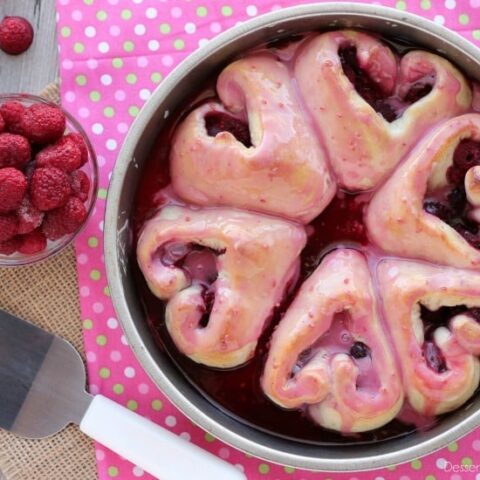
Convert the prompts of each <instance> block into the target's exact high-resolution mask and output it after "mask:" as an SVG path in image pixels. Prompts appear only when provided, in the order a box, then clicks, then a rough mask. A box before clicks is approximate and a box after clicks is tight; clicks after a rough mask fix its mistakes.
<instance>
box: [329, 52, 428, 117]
mask: <svg viewBox="0 0 480 480" xmlns="http://www.w3.org/2000/svg"><path fill="white" fill-rule="evenodd" d="M338 56H339V57H340V62H341V64H342V68H343V73H344V74H345V75H346V77H347V78H348V79H349V80H350V82H351V83H352V85H353V86H354V87H355V90H356V91H357V92H358V94H359V95H360V96H361V97H362V98H363V99H364V100H365V101H366V102H367V103H368V104H369V105H370V106H371V107H372V108H373V109H374V110H375V111H376V112H378V113H380V114H381V115H382V116H383V118H385V120H387V121H388V122H393V121H394V120H396V119H397V118H399V117H401V116H402V113H403V111H404V110H405V109H406V108H407V107H408V106H409V105H412V104H413V103H415V102H416V101H418V100H420V99H421V98H423V97H425V96H426V95H428V94H429V93H430V92H431V90H432V84H433V82H434V78H432V77H431V76H428V77H426V78H424V79H421V80H419V81H417V82H415V83H414V84H412V85H411V86H410V88H409V89H408V91H407V93H406V94H405V96H404V97H403V98H400V97H398V96H392V95H389V93H387V92H384V91H383V90H382V88H381V87H380V85H378V83H376V82H375V81H374V80H373V79H372V78H371V77H370V76H369V75H368V73H367V72H365V71H364V70H363V69H362V68H361V67H360V65H359V63H358V59H357V47H355V46H353V45H345V46H343V47H340V49H339V50H338Z"/></svg>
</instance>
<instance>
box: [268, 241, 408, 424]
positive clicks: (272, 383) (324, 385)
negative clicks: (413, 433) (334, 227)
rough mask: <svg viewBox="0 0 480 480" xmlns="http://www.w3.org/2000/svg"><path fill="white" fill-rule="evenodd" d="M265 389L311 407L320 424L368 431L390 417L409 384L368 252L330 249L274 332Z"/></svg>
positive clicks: (290, 403) (292, 404) (286, 403)
mask: <svg viewBox="0 0 480 480" xmlns="http://www.w3.org/2000/svg"><path fill="white" fill-rule="evenodd" d="M262 387H263V390H264V392H265V393H266V394H267V396H268V397H269V398H270V399H271V400H272V401H274V402H275V403H277V404H278V405H280V406H282V407H285V408H298V407H301V406H303V405H308V411H309V413H310V415H311V417H312V418H313V419H314V420H315V421H316V422H317V423H319V424H320V425H322V426H324V427H326V428H330V429H334V430H339V431H342V432H361V431H366V430H371V429H374V428H377V427H379V426H382V425H384V424H386V423H388V422H389V421H390V420H391V419H392V418H394V417H395V415H396V414H397V413H398V411H399V409H400V408H401V406H402V404H403V389H402V385H401V378H400V374H399V372H398V369H397V367H396V365H395V362H394V358H393V355H392V352H391V351H390V347H389V345H388V343H387V341H386V338H385V334H384V332H383V330H382V327H381V324H380V321H379V318H378V312H377V305H376V300H375V294H374V291H373V286H372V281H371V277H370V272H369V270H368V266H367V262H366V260H365V258H364V257H363V255H362V254H361V253H359V252H357V251H355V250H349V249H340V250H336V251H334V252H333V253H330V254H328V255H327V256H326V257H325V258H324V259H323V261H322V263H321V264H320V265H319V266H318V267H317V269H316V270H315V271H314V272H313V273H312V275H311V276H310V277H309V278H308V279H307V280H306V281H305V283H304V284H303V285H302V286H301V288H300V290H299V292H298V294H297V296H296V298H295V300H294V301H293V303H292V304H291V306H290V307H289V308H288V310H287V311H286V313H285V316H284V317H283V319H282V320H281V321H280V324H279V326H278V327H277V329H276V330H275V332H274V334H273V337H272V341H271V346H270V351H269V354H268V358H267V362H266V365H265V370H264V373H263V378H262Z"/></svg>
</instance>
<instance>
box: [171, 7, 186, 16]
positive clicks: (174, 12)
mask: <svg viewBox="0 0 480 480" xmlns="http://www.w3.org/2000/svg"><path fill="white" fill-rule="evenodd" d="M182 13H183V12H182V9H181V8H180V7H173V8H172V9H171V10H170V15H172V17H173V18H180V17H181V16H182Z"/></svg>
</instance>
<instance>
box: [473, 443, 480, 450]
mask: <svg viewBox="0 0 480 480" xmlns="http://www.w3.org/2000/svg"><path fill="white" fill-rule="evenodd" d="M472 448H473V449H474V450H475V451H476V452H480V440H474V441H473V443H472Z"/></svg>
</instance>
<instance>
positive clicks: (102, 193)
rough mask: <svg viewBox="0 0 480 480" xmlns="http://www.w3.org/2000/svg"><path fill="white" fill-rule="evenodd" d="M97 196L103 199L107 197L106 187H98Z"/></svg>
mask: <svg viewBox="0 0 480 480" xmlns="http://www.w3.org/2000/svg"><path fill="white" fill-rule="evenodd" d="M98 198H100V199H102V200H105V199H106V198H107V189H106V188H99V189H98Z"/></svg>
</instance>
